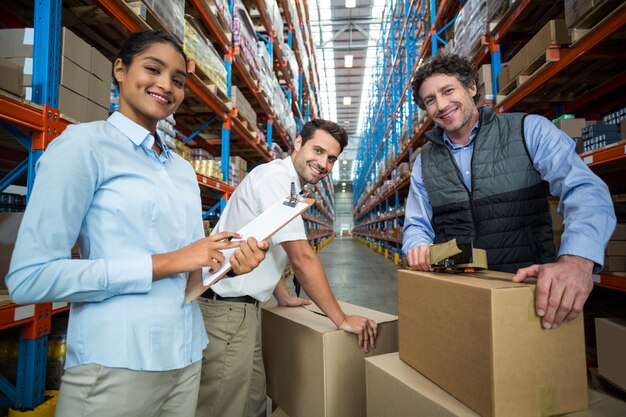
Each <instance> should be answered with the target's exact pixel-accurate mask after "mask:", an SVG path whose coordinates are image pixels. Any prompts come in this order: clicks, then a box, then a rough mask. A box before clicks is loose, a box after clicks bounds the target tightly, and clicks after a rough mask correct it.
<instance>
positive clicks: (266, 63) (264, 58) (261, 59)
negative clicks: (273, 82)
mask: <svg viewBox="0 0 626 417" xmlns="http://www.w3.org/2000/svg"><path fill="white" fill-rule="evenodd" d="M267 47H268V45H267V44H266V43H265V41H262V40H260V41H258V42H257V56H258V64H259V71H260V72H261V73H265V74H271V73H272V71H273V65H272V58H270V52H269V50H268V49H267Z"/></svg>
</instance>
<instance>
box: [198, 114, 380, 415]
mask: <svg viewBox="0 0 626 417" xmlns="http://www.w3.org/2000/svg"><path fill="white" fill-rule="evenodd" d="M347 142H348V135H347V133H346V131H345V130H344V129H343V128H342V127H340V126H339V125H337V124H336V123H333V122H330V121H326V120H321V119H314V120H311V121H309V122H307V123H306V124H305V125H304V126H303V127H302V131H301V133H300V136H298V138H297V139H296V141H295V142H294V151H293V153H292V154H291V156H290V157H287V158H285V159H283V160H280V159H277V160H274V161H271V162H269V163H266V164H263V165H260V166H258V167H256V168H255V169H254V170H252V171H251V172H250V173H249V174H248V176H246V178H245V179H244V180H243V181H242V182H241V184H240V185H239V186H238V187H237V189H236V190H235V192H234V193H233V195H232V197H231V198H230V200H229V202H228V204H227V205H226V209H225V210H224V213H222V215H221V216H220V220H219V222H218V224H217V225H216V227H215V229H214V233H217V232H219V231H221V230H239V229H240V228H241V227H243V226H244V225H246V224H247V223H248V222H250V221H251V220H252V219H253V218H255V217H256V216H258V215H259V214H261V213H262V212H263V211H265V210H266V209H267V208H268V207H270V206H272V205H273V204H274V203H276V201H278V200H279V199H281V198H285V197H286V196H288V195H289V193H290V188H291V183H294V184H295V187H296V191H297V192H300V191H301V190H302V187H303V186H304V185H306V184H315V183H317V182H318V181H319V180H321V179H322V178H324V177H325V176H327V175H328V174H329V173H330V171H331V170H332V168H333V165H334V163H335V162H336V161H337V158H338V156H339V154H340V153H341V152H342V151H343V148H344V147H345V146H346V145H347ZM288 263H289V264H291V266H292V268H293V269H294V271H295V273H296V275H297V277H298V279H299V280H300V282H301V284H302V287H303V288H304V290H305V291H306V293H307V294H308V295H309V297H310V298H311V299H312V300H313V301H314V302H315V303H316V304H317V305H318V306H319V307H320V308H321V309H322V311H324V313H325V314H326V315H327V316H328V318H329V319H330V320H332V322H333V323H335V325H336V326H337V328H339V329H342V330H345V331H348V332H351V333H355V334H356V335H358V343H359V346H360V347H361V348H362V349H363V350H364V351H366V352H367V351H368V349H369V348H370V347H374V343H375V339H376V334H377V325H376V323H375V322H374V321H372V320H369V319H367V318H365V317H361V316H349V315H346V314H344V313H343V311H342V310H341V307H340V306H339V304H338V303H337V300H336V298H335V296H334V295H333V293H332V291H331V289H330V286H329V284H328V279H327V278H326V273H325V272H324V268H323V266H322V264H321V263H320V261H319V259H318V258H317V255H315V253H314V252H313V249H312V248H311V246H310V245H309V242H308V240H307V236H306V232H305V229H304V222H303V221H302V218H301V217H298V218H296V219H294V220H293V221H291V222H290V223H289V224H287V225H285V227H284V228H282V229H281V230H280V231H279V232H277V233H276V234H275V235H274V236H272V238H270V249H269V251H268V252H267V255H266V257H265V261H264V262H262V263H261V264H260V265H259V266H258V267H257V269H255V270H254V271H252V272H251V273H249V274H244V275H240V276H236V277H232V278H227V279H223V280H221V281H219V282H218V283H217V284H215V285H214V286H213V287H212V289H211V290H208V291H207V292H205V293H204V294H203V295H202V296H201V297H200V298H199V299H198V303H199V305H200V310H201V311H202V315H203V316H204V323H205V326H206V329H207V333H208V335H209V346H208V347H207V348H206V349H205V351H204V355H203V360H202V377H201V381H200V395H199V399H198V408H197V411H196V417H243V416H265V402H266V401H265V400H266V397H265V370H264V368H263V358H262V355H261V326H260V309H259V302H264V301H267V300H268V299H269V298H270V297H271V295H272V293H273V294H274V296H275V297H276V299H277V301H278V303H279V304H280V305H285V306H297V305H301V304H305V303H307V302H306V301H305V300H302V299H300V298H297V297H294V296H291V295H290V294H289V293H288V291H287V288H286V287H285V285H284V283H283V282H282V280H281V279H280V278H281V275H282V272H283V270H284V269H285V266H286V265H287V264H288Z"/></svg>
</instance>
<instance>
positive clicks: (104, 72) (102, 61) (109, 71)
mask: <svg viewBox="0 0 626 417" xmlns="http://www.w3.org/2000/svg"><path fill="white" fill-rule="evenodd" d="M90 67H91V73H92V74H93V75H95V76H96V77H98V78H99V79H101V80H102V81H105V82H106V83H107V84H108V85H109V87H110V86H111V76H112V75H113V64H112V63H111V61H109V60H108V59H107V57H105V56H104V55H103V54H102V53H100V51H98V50H97V49H96V48H93V47H92V48H91V65H90Z"/></svg>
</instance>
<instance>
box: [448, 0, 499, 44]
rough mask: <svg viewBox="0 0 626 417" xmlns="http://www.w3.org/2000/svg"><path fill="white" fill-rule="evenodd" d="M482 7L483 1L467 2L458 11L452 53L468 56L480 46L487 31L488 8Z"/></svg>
mask: <svg viewBox="0 0 626 417" xmlns="http://www.w3.org/2000/svg"><path fill="white" fill-rule="evenodd" d="M487 3H490V2H489V1H487ZM484 6H485V5H484V1H480V0H468V1H467V2H466V3H465V5H464V6H463V7H462V8H461V10H460V11H459V14H458V15H457V17H456V21H455V22H454V46H453V50H452V52H453V53H455V54H459V55H469V54H471V53H473V51H474V50H475V49H476V47H477V46H478V45H480V43H481V37H482V35H483V34H485V33H486V31H487V10H488V8H487V7H484Z"/></svg>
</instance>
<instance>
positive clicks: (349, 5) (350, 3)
mask: <svg viewBox="0 0 626 417" xmlns="http://www.w3.org/2000/svg"><path fill="white" fill-rule="evenodd" d="M355 7H356V0H346V9H353V8H355Z"/></svg>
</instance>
